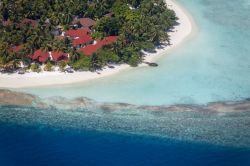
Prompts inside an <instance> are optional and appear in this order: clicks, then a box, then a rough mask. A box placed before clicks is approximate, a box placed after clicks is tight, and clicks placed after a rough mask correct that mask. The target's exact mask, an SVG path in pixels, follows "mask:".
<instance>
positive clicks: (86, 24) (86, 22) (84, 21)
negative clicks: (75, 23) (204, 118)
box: [79, 18, 95, 27]
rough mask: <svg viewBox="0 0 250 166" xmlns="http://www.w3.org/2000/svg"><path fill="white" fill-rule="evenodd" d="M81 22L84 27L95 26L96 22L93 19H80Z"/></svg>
mask: <svg viewBox="0 0 250 166" xmlns="http://www.w3.org/2000/svg"><path fill="white" fill-rule="evenodd" d="M79 22H80V24H81V25H82V26H84V27H91V26H93V25H95V21H94V20H92V19H91V18H80V19H79Z"/></svg>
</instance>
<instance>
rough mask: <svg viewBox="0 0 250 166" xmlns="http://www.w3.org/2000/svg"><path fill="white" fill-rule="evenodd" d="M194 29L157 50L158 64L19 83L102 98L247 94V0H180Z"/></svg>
mask: <svg viewBox="0 0 250 166" xmlns="http://www.w3.org/2000/svg"><path fill="white" fill-rule="evenodd" d="M178 2H179V3H180V4H182V5H183V6H185V8H186V9H187V10H188V11H189V12H190V14H191V15H192V16H193V18H194V21H195V22H196V24H197V26H198V29H199V30H198V32H197V33H196V34H195V35H193V36H192V37H191V38H190V39H189V40H188V41H186V42H185V43H183V45H182V46H181V47H179V48H177V49H175V50H174V51H172V52H170V53H168V54H166V55H164V56H162V57H161V58H160V59H159V60H158V63H159V65H160V66H159V67H158V68H150V67H142V68H134V69H131V70H129V71H124V72H121V73H119V74H117V75H115V76H110V77H107V78H102V79H98V80H93V81H90V82H87V83H77V84H72V85H65V86H51V87H41V88H40V87H39V88H27V89H21V90H22V91H26V92H31V93H33V94H37V95H39V96H41V97H51V96H64V97H67V98H75V97H80V96H85V97H89V98H92V99H95V100H97V101H102V102H126V103H133V104H150V105H172V104H206V103H208V102H216V101H228V100H230V101H231V100H232V101H234V100H242V99H245V98H248V97H250V76H249V73H250V47H249V45H250V31H249V27H250V18H249V17H248V16H249V15H250V10H249V9H250V2H249V1H248V0H238V1H227V0H220V1H217V0H188V1H187V0H179V1H178Z"/></svg>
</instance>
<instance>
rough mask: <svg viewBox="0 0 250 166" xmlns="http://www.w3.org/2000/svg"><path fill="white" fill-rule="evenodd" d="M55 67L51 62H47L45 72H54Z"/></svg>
mask: <svg viewBox="0 0 250 166" xmlns="http://www.w3.org/2000/svg"><path fill="white" fill-rule="evenodd" d="M52 70H53V65H52V64H51V63H50V62H47V63H46V64H45V66H44V71H52Z"/></svg>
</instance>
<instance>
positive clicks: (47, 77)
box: [0, 0, 196, 88]
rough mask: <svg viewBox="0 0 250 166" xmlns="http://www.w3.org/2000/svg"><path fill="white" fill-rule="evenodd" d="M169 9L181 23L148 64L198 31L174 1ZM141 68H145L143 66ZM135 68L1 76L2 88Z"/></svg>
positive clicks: (88, 77)
mask: <svg viewBox="0 0 250 166" xmlns="http://www.w3.org/2000/svg"><path fill="white" fill-rule="evenodd" d="M166 2H167V4H168V7H169V8H170V9H173V10H174V11H175V12H176V15H177V17H178V18H179V20H178V22H179V23H180V24H179V25H178V26H176V27H175V28H174V29H173V31H172V32H169V35H170V42H171V45H169V46H165V47H164V48H161V49H158V50H157V51H156V53H150V54H147V55H146V57H145V61H146V62H156V61H157V58H159V57H161V56H162V55H166V54H167V53H168V52H169V51H170V50H172V49H173V48H176V47H177V46H180V44H181V43H183V42H184V41H185V40H186V39H187V38H188V37H189V36H191V34H193V32H195V31H196V26H195V24H194V22H193V19H192V18H191V16H190V14H189V13H188V12H187V11H186V10H185V9H184V8H183V7H182V6H180V5H179V4H178V3H176V2H175V1H174V0H166ZM140 66H145V64H141V65H140ZM131 69H133V68H131V67H129V65H126V64H123V65H119V66H115V69H110V68H108V67H106V68H105V69H103V70H102V71H100V72H99V74H98V73H96V72H74V73H62V72H58V71H55V72H41V73H34V72H31V73H26V74H24V75H20V74H17V73H14V74H0V88H22V87H34V86H48V85H60V84H61V85H62V84H70V83H76V82H84V81H88V80H93V79H97V78H101V77H106V76H110V75H114V74H117V73H119V72H121V71H124V70H131Z"/></svg>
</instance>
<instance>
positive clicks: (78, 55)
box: [70, 48, 80, 62]
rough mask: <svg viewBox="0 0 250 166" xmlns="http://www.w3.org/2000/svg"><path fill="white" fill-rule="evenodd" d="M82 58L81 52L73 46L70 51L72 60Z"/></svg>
mask: <svg viewBox="0 0 250 166" xmlns="http://www.w3.org/2000/svg"><path fill="white" fill-rule="evenodd" d="M79 59H80V53H79V52H77V51H76V48H73V49H72V50H71V52H70V61H72V62H76V61H77V60H79Z"/></svg>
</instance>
